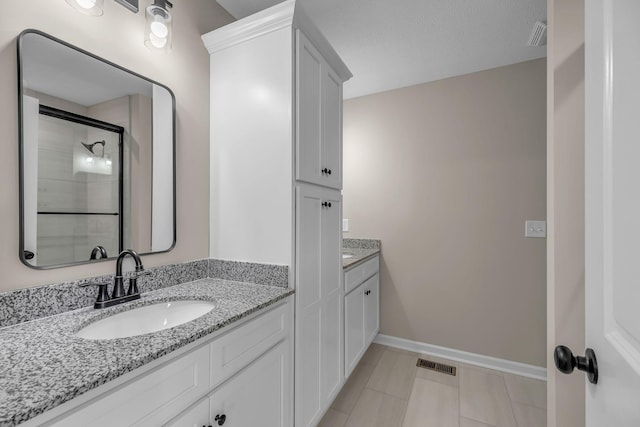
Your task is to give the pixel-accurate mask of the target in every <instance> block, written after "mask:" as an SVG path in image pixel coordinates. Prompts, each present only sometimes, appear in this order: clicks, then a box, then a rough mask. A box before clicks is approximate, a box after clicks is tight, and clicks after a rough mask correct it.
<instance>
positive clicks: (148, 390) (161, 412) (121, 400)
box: [51, 346, 210, 427]
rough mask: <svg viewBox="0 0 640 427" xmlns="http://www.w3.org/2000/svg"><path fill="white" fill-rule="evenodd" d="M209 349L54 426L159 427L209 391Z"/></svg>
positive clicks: (97, 402) (201, 349) (85, 408)
mask: <svg viewBox="0 0 640 427" xmlns="http://www.w3.org/2000/svg"><path fill="white" fill-rule="evenodd" d="M209 367H210V365H209V346H204V347H201V348H199V349H197V350H195V351H193V352H192V353H189V354H187V355H185V356H182V357H180V358H179V359H177V360H174V361H172V362H169V363H168V364H166V365H164V366H162V367H160V368H158V369H155V370H153V371H151V372H149V373H148V374H146V375H144V376H143V377H142V378H139V379H135V380H133V381H132V382H131V383H129V384H125V385H124V386H122V387H116V388H115V389H113V390H112V391H111V392H110V393H109V394H107V395H106V396H101V397H100V398H99V399H98V400H95V401H92V402H89V403H88V404H86V405H84V406H82V407H80V409H79V410H77V411H75V412H72V413H71V414H70V415H63V416H62V417H61V418H58V419H57V420H55V421H54V422H53V423H52V424H51V425H53V426H60V427H62V426H64V427H75V426H79V427H80V426H82V427H84V426H89V425H90V426H105V427H111V426H130V425H136V426H158V425H161V424H162V423H164V422H166V421H168V420H169V419H171V418H172V417H173V416H174V415H175V414H177V413H178V412H180V411H182V410H183V409H185V408H186V407H188V406H189V405H190V404H191V403H193V402H195V401H196V400H197V399H199V398H200V397H201V396H202V395H204V394H205V393H206V392H207V390H209V381H208V380H209Z"/></svg>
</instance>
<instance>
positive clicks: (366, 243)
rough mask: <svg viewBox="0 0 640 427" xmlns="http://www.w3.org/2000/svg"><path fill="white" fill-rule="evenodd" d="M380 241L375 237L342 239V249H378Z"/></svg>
mask: <svg viewBox="0 0 640 427" xmlns="http://www.w3.org/2000/svg"><path fill="white" fill-rule="evenodd" d="M381 245H382V242H381V241H380V240H376V239H347V238H345V239H342V247H343V248H344V249H347V248H348V249H378V250H379V249H380V246H381Z"/></svg>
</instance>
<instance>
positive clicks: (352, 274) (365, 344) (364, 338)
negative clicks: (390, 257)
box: [344, 256, 380, 377]
mask: <svg viewBox="0 0 640 427" xmlns="http://www.w3.org/2000/svg"><path fill="white" fill-rule="evenodd" d="M378 270H379V259H378V256H375V257H374V258H372V259H370V260H368V261H365V262H364V263H362V264H358V265H356V266H354V267H352V268H351V269H350V270H347V271H346V272H345V273H344V274H345V280H344V283H345V294H346V295H345V297H344V313H345V321H344V334H345V336H344V342H345V350H344V375H345V377H349V375H351V372H352V371H353V369H354V368H355V367H356V365H357V364H358V362H359V361H360V359H361V358H362V355H364V352H365V351H366V350H367V348H369V345H370V344H371V342H372V341H373V339H374V338H375V337H376V335H377V334H378V332H379V330H380V275H379V273H378Z"/></svg>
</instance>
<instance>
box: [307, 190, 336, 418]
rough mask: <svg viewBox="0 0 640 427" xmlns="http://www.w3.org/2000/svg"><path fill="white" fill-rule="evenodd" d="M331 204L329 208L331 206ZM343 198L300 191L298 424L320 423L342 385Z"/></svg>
mask: <svg viewBox="0 0 640 427" xmlns="http://www.w3.org/2000/svg"><path fill="white" fill-rule="evenodd" d="M329 205H330V206H329ZM341 207H342V203H341V196H340V192H339V191H334V190H327V189H323V188H321V187H317V186H313V185H299V186H298V187H297V189H296V294H295V295H296V340H295V342H296V353H295V354H296V364H295V367H296V376H295V378H296V380H295V381H296V387H295V389H296V426H300V427H306V426H312V425H315V424H317V422H318V421H319V420H320V416H321V415H322V414H323V413H324V410H325V409H326V407H328V406H329V404H330V403H331V401H332V400H333V398H334V397H335V395H336V394H337V392H338V391H339V388H340V387H341V385H342V380H343V376H342V369H343V365H342V364H343V360H344V354H343V339H342V337H343V335H342V334H343V332H342V331H343V319H342V295H343V293H342V283H341V277H342V264H341V261H342V260H341V254H340V247H341V232H340V221H341V216H342V212H341Z"/></svg>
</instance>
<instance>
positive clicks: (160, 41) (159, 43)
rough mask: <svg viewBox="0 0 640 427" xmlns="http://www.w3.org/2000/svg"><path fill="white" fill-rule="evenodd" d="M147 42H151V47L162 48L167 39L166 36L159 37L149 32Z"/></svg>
mask: <svg viewBox="0 0 640 427" xmlns="http://www.w3.org/2000/svg"><path fill="white" fill-rule="evenodd" d="M149 42H150V43H151V45H152V46H153V47H155V48H158V49H162V48H163V47H165V46H166V44H167V39H166V38H160V37H158V36H156V35H155V34H153V33H151V34H149Z"/></svg>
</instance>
